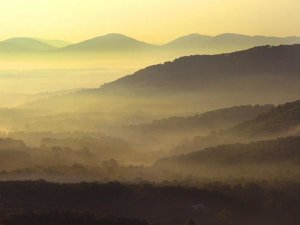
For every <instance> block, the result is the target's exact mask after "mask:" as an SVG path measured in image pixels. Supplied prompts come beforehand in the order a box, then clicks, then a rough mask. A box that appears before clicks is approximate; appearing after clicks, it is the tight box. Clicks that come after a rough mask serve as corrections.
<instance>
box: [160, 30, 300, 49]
mask: <svg viewBox="0 0 300 225" xmlns="http://www.w3.org/2000/svg"><path fill="white" fill-rule="evenodd" d="M299 43H300V38H299V37H268V36H259V35H256V36H249V35H241V34H234V33H225V34H220V35H217V36H207V35H200V34H197V33H196V34H190V35H186V36H183V37H179V38H177V39H175V40H173V41H171V42H169V43H167V44H165V45H163V46H162V47H164V48H166V49H169V50H172V51H179V52H186V53H188V51H189V52H190V53H194V54H196V53H200V52H201V53H219V52H220V51H221V52H230V51H238V50H243V49H248V48H252V47H255V46H262V45H291V44H299Z"/></svg>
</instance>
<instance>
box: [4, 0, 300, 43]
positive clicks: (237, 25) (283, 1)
mask: <svg viewBox="0 0 300 225" xmlns="http://www.w3.org/2000/svg"><path fill="white" fill-rule="evenodd" d="M0 28H1V30H0V39H5V38H9V37H15V36H31V37H39V38H48V39H65V40H68V41H73V42H75V41H80V40H83V39H87V38H91V37H94V36H99V35H103V34H106V33H123V34H126V35H129V36H132V37H135V38H137V39H141V40H144V41H148V42H152V43H163V42H166V41H169V40H170V39H173V38H175V37H177V36H180V35H185V34H189V33H201V34H209V35H216V34H220V33H225V32H232V33H233V32H234V33H243V34H250V35H253V34H262V35H274V36H293V35H298V36H300V0H0Z"/></svg>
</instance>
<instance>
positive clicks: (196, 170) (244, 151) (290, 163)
mask: <svg viewBox="0 0 300 225" xmlns="http://www.w3.org/2000/svg"><path fill="white" fill-rule="evenodd" d="M299 163H300V137H299V136H296V137H286V138H279V139H275V140H267V141H257V142H251V143H248V144H230V145H219V146H216V147H210V148H206V149H204V150H202V151H195V152H192V153H188V154H184V155H178V156H175V157H171V158H165V159H162V160H159V161H158V162H157V163H156V164H155V165H154V167H158V168H161V169H162V168H165V169H168V170H173V171H174V170H177V171H178V170H179V168H180V169H182V170H181V171H183V173H188V174H194V175H197V176H205V177H207V178H208V177H210V178H212V177H213V176H223V175H225V174H226V175H227V176H236V175H240V176H249V177H262V176H263V177H264V178H265V179H273V178H274V177H277V176H278V177H279V176H283V177H285V178H286V179H288V178H289V177H293V178H295V177H297V179H299V178H300V173H299V171H300V170H299ZM175 168H176V169H175ZM246 171H247V172H246ZM266 175H269V176H266ZM223 178H224V177H223Z"/></svg>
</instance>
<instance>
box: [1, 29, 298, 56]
mask: <svg viewBox="0 0 300 225" xmlns="http://www.w3.org/2000/svg"><path fill="white" fill-rule="evenodd" d="M291 44H300V37H267V36H248V35H241V34H233V33H232V34H231V33H226V34H221V35H217V36H206V35H200V34H190V35H186V36H182V37H179V38H177V39H175V40H173V41H170V42H168V43H166V44H162V45H154V44H149V43H146V42H143V41H140V40H136V39H134V38H131V37H128V36H126V35H123V34H118V33H111V34H107V35H103V36H98V37H95V38H91V39H88V40H84V41H81V42H78V43H74V44H71V43H69V42H66V41H62V40H43V39H37V38H27V37H21V38H11V39H8V40H4V41H1V42H0V53H5V52H32V51H37V52H39V51H45V52H51V53H52V52H53V50H54V52H60V53H89V52H90V53H112V54H118V53H120V54H122V53H125V52H127V53H129V54H132V52H140V51H142V52H149V53H153V51H156V52H157V53H159V54H163V53H166V54H171V55H174V54H175V55H174V56H179V55H190V54H200V53H202V54H203V53H210V54H216V53H222V52H230V51H238V50H243V49H247V48H251V47H255V46H261V45H291Z"/></svg>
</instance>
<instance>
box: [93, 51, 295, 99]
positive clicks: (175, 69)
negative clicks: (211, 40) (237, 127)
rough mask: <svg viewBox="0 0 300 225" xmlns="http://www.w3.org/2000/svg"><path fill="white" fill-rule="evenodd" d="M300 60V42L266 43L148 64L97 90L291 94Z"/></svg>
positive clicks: (142, 92)
mask: <svg viewBox="0 0 300 225" xmlns="http://www.w3.org/2000/svg"><path fill="white" fill-rule="evenodd" d="M299 61H300V45H291V46H279V47H271V46H263V47H255V48H252V49H249V50H245V51H240V52H234V53H229V54H221V55H212V56H208V55H197V56H187V57H182V58H179V59H176V60H174V61H173V62H166V63H164V64H160V65H154V66H150V67H147V68H145V69H142V70H140V71H137V72H136V73H134V74H132V75H129V76H125V77H123V78H121V79H119V80H117V81H114V82H111V83H108V84H106V85H103V86H102V87H101V88H100V89H98V90H96V91H103V92H114V93H116V92H121V93H123V94H124V93H132V94H136V93H139V94H145V95H149V94H152V95H155V94H157V93H158V94H160V93H164V92H167V93H168V92H171V93H172V92H176V93H177V92H199V93H201V94H203V93H205V92H208V91H209V92H215V93H220V92H222V91H225V90H226V91H229V90H230V92H231V93H232V94H235V93H236V92H241V91H242V92H252V93H253V92H254V91H255V92H256V91H258V92H267V91H270V90H272V88H274V86H277V88H278V89H276V90H273V91H275V92H282V91H283V90H284V88H288V89H286V90H289V93H291V92H293V91H294V92H296V90H295V88H296V86H295V85H292V86H290V85H291V84H293V83H294V82H296V84H297V86H298V85H299V80H300V77H299V74H300V64H299ZM276 82H280V83H279V84H278V83H276ZM287 84H289V85H287ZM294 84H295V83H294ZM279 87H280V88H279ZM297 89H298V88H297ZM239 94H240V93H239ZM295 94H299V92H298V91H297V92H296V93H295Z"/></svg>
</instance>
